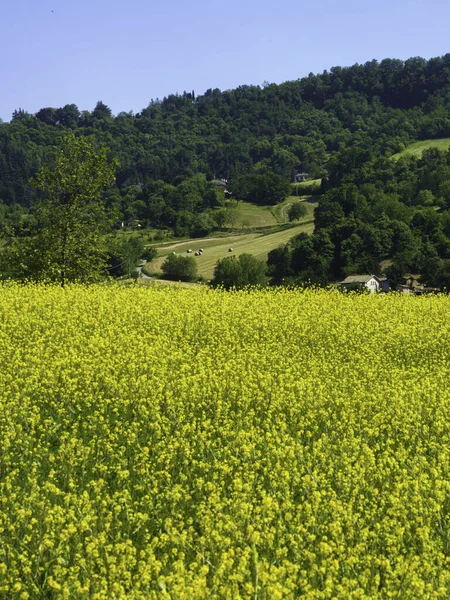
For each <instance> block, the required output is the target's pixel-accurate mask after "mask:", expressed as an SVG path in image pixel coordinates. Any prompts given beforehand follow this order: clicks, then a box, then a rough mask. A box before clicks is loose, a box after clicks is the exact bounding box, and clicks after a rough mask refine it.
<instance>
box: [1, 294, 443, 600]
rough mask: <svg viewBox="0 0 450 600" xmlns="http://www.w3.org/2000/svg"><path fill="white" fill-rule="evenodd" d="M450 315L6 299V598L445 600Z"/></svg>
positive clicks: (209, 300)
mask: <svg viewBox="0 0 450 600" xmlns="http://www.w3.org/2000/svg"><path fill="white" fill-rule="evenodd" d="M449 341H450V302H449V298H448V297H447V296H428V297H423V298H418V297H407V296H401V295H395V294H394V295H385V296H377V295H373V296H366V295H359V296H358V295H353V294H347V295H343V294H340V293H338V292H336V291H324V290H312V289H310V290H305V291H298V290H289V289H273V290H265V291H249V290H247V291H242V292H233V293H226V292H223V291H218V290H208V289H206V288H198V289H184V288H181V287H170V288H169V287H168V288H162V287H160V286H157V285H154V286H151V287H150V288H144V287H141V286H133V287H130V288H126V287H124V286H119V285H104V286H92V287H82V286H69V287H67V288H65V289H61V288H60V287H52V286H46V287H44V286H38V285H30V286H18V285H3V286H2V287H1V289H0V391H1V395H0V398H1V403H2V406H1V411H0V439H1V444H0V504H1V510H0V597H1V598H5V599H6V598H7V599H12V600H16V599H22V600H26V599H34V598H55V599H56V598H58V599H59V598H64V599H70V600H72V599H86V600H88V599H89V600H90V599H94V600H100V599H105V600H106V599H111V598H113V599H116V598H118V599H119V598H120V599H122V598H123V599H130V598H131V599H142V600H144V599H145V600H147V599H149V598H155V599H156V598H162V599H167V600H169V599H189V600H191V599H194V600H195V599H199V600H200V599H201V600H203V599H204V598H224V599H225V598H233V599H239V598H245V599H247V598H248V599H250V598H251V599H270V600H278V599H279V600H281V599H283V600H284V599H288V600H289V599H292V600H294V599H296V598H306V599H308V600H316V599H329V598H336V599H341V600H349V599H350V600H352V599H354V600H356V599H364V598H381V599H384V598H386V599H387V598H402V599H416V598H426V599H427V600H428V599H429V600H433V599H439V600H446V599H447V598H448V592H449V589H450V416H449V415H450V388H449V386H448V381H449V377H450V343H449Z"/></svg>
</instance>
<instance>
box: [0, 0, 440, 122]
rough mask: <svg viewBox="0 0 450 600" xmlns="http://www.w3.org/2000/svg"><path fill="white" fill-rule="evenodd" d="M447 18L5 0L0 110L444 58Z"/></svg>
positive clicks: (297, 6) (172, 3) (411, 12)
mask: <svg viewBox="0 0 450 600" xmlns="http://www.w3.org/2000/svg"><path fill="white" fill-rule="evenodd" d="M52 11H54V12H52ZM449 24H450V2H448V0H426V1H425V0H408V1H406V0H389V1H388V0H378V1H377V2H371V3H369V2H367V1H366V0H340V1H338V0H324V1H322V2H315V1H310V2H302V1H301V0H272V1H270V2H269V1H268V0H259V1H258V2H257V1H256V0H228V1H227V2H224V1H223V0H221V1H218V0H208V1H207V0H193V1H190V2H189V1H186V0H183V1H182V0H164V1H163V0H159V1H158V2H156V1H155V0H126V1H124V0H122V1H120V2H119V1H118V0H89V1H88V0H78V2H76V1H74V0H20V1H16V2H13V1H12V0H3V1H2V2H1V3H0V57H1V59H0V82H1V87H0V119H3V120H4V121H9V120H10V118H11V114H12V112H13V110H14V109H15V108H19V107H21V108H23V109H24V110H26V111H28V112H31V113H34V112H37V111H38V110H39V109H40V108H43V107H46V106H53V107H56V108H57V107H59V106H63V105H64V104H71V103H75V104H76V105H77V106H78V108H79V109H80V110H85V109H86V110H92V109H93V108H94V107H95V104H96V102H97V101H98V100H102V101H103V102H105V103H106V104H107V105H108V106H110V107H111V109H112V111H113V113H114V114H117V113H118V112H120V111H130V110H133V111H134V112H139V111H140V110H141V109H142V108H144V107H145V106H147V105H148V103H149V101H150V100H151V99H152V98H157V97H159V98H162V97H164V96H166V95H168V94H170V93H176V92H183V91H184V90H187V91H191V90H195V92H196V94H202V93H203V92H204V91H205V90H206V89H208V88H215V87H218V88H220V89H221V90H225V89H230V88H234V87H237V86H238V85H243V84H262V83H263V82H264V81H269V82H271V83H272V82H274V83H281V82H283V81H286V80H291V79H298V78H299V77H303V76H305V75H308V73H310V72H313V73H319V72H322V71H323V70H324V69H329V68H330V67H332V66H348V65H352V64H355V63H364V62H366V61H368V60H371V59H373V58H376V59H378V60H381V59H383V58H401V59H406V58H409V57H411V56H422V57H423V58H431V57H434V56H441V55H443V54H446V53H447V52H450V41H448V40H449V38H448V28H449Z"/></svg>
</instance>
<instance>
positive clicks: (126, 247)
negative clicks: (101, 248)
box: [108, 237, 147, 276]
mask: <svg viewBox="0 0 450 600" xmlns="http://www.w3.org/2000/svg"><path fill="white" fill-rule="evenodd" d="M144 253H145V244H144V241H143V240H142V239H141V238H139V237H131V238H128V239H125V240H121V241H119V242H117V241H116V243H114V244H113V245H112V247H111V250H110V253H109V260H108V262H109V264H110V266H109V267H108V270H109V273H110V274H111V275H115V276H120V275H125V274H128V275H129V276H131V273H132V271H133V270H134V269H135V267H137V266H138V262H139V259H140V258H142V257H143V255H144ZM146 260H147V259H146Z"/></svg>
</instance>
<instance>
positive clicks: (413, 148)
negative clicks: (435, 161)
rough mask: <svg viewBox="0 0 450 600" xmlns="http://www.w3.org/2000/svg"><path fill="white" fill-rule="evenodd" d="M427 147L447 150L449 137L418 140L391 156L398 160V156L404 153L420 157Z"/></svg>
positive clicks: (449, 144) (449, 145)
mask: <svg viewBox="0 0 450 600" xmlns="http://www.w3.org/2000/svg"><path fill="white" fill-rule="evenodd" d="M428 148H437V149H438V150H441V151H445V150H448V149H449V148H450V138H442V139H440V140H421V141H420V142H415V143H414V144H411V145H410V146H408V147H407V148H405V149H404V150H402V152H398V153H397V154H394V155H393V156H392V157H391V158H392V159H394V160H398V159H399V158H400V157H402V156H405V155H412V156H415V157H417V158H420V157H421V156H422V153H423V151H424V150H428Z"/></svg>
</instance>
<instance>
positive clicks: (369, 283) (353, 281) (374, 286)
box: [341, 275, 381, 293]
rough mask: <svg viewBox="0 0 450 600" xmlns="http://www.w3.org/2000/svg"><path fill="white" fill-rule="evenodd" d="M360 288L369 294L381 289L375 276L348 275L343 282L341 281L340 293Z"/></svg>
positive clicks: (379, 281)
mask: <svg viewBox="0 0 450 600" xmlns="http://www.w3.org/2000/svg"><path fill="white" fill-rule="evenodd" d="M360 286H361V287H362V286H364V287H366V288H367V289H368V290H369V292H371V293H373V292H378V291H379V289H380V287H381V280H380V278H379V277H377V276H376V275H350V276H349V277H346V278H345V279H344V281H341V291H344V290H346V289H354V288H355V287H360Z"/></svg>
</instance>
